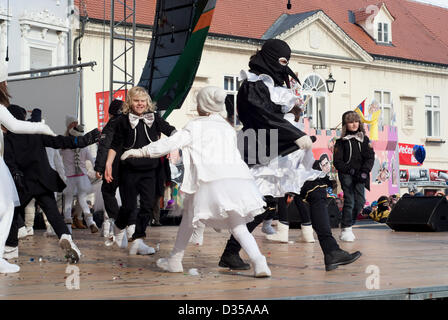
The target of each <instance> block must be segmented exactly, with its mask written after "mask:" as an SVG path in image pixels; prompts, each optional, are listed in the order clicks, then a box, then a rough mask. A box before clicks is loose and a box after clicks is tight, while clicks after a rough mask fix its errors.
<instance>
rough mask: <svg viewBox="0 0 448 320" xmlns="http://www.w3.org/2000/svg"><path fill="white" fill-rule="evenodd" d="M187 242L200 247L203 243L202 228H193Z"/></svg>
mask: <svg viewBox="0 0 448 320" xmlns="http://www.w3.org/2000/svg"><path fill="white" fill-rule="evenodd" d="M188 242H190V243H194V244H197V245H199V246H202V243H203V242H204V228H203V227H199V228H194V229H193V233H192V234H191V237H190V240H189V241H188Z"/></svg>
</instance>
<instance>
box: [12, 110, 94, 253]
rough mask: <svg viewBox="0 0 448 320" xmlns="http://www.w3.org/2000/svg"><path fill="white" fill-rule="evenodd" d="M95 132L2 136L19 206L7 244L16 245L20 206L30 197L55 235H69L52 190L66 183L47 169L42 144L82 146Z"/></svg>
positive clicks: (28, 200)
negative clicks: (80, 134) (62, 134)
mask: <svg viewBox="0 0 448 320" xmlns="http://www.w3.org/2000/svg"><path fill="white" fill-rule="evenodd" d="M19 108H20V107H19ZM11 113H13V112H11ZM17 114H20V113H15V114H14V113H13V115H14V116H16V118H17V119H19V120H22V119H21V118H19V117H17ZM99 134H100V133H99V131H98V129H94V130H92V131H90V132H89V133H87V134H86V135H84V136H82V137H66V136H56V137H53V136H49V135H41V134H33V135H30V134H15V133H12V132H8V133H7V134H6V135H5V156H4V158H5V163H6V164H7V166H8V167H9V169H10V171H11V173H12V175H13V177H14V180H15V183H16V187H17V191H18V194H19V198H20V207H16V208H15V211H14V220H13V223H12V226H11V230H10V233H9V237H8V240H7V242H6V245H7V246H11V247H16V246H17V245H18V239H17V233H18V227H19V226H18V224H19V223H18V215H19V214H23V213H24V208H25V207H26V206H27V205H28V203H29V202H30V201H31V199H33V198H35V199H36V202H37V203H38V204H39V206H40V207H41V209H42V210H43V212H44V213H45V215H46V216H47V219H48V221H49V222H50V224H51V226H52V227H53V229H54V230H55V232H56V234H57V236H58V238H61V235H62V234H70V232H69V230H68V229H67V226H66V225H65V223H64V218H63V216H62V215H61V213H60V212H59V210H58V207H57V204H56V199H55V197H54V192H62V190H64V189H65V187H66V185H65V183H64V181H63V180H62V179H61V177H60V176H59V174H58V173H57V172H56V171H55V170H53V169H52V168H51V166H50V163H49V162H48V157H47V152H46V150H45V147H50V148H53V149H75V148H84V147H86V146H88V145H90V144H92V143H94V142H96V141H97V140H98V138H99Z"/></svg>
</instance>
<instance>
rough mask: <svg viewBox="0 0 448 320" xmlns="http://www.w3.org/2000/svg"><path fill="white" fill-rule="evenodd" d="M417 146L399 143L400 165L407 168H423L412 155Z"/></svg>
mask: <svg viewBox="0 0 448 320" xmlns="http://www.w3.org/2000/svg"><path fill="white" fill-rule="evenodd" d="M414 146H415V144H407V143H399V144H398V154H399V158H400V164H402V165H406V166H421V164H420V163H418V161H417V160H415V158H414V156H413V155H412V149H413V148H414Z"/></svg>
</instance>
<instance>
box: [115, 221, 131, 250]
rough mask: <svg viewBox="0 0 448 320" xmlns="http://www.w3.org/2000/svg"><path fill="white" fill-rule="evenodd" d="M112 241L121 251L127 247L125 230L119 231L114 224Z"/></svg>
mask: <svg viewBox="0 0 448 320" xmlns="http://www.w3.org/2000/svg"><path fill="white" fill-rule="evenodd" d="M114 241H115V243H116V244H117V245H118V247H119V248H121V249H126V248H127V247H128V238H127V237H126V228H125V229H119V228H118V227H117V226H116V225H115V223H114Z"/></svg>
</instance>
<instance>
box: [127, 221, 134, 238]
mask: <svg viewBox="0 0 448 320" xmlns="http://www.w3.org/2000/svg"><path fill="white" fill-rule="evenodd" d="M134 233H135V224H131V225H130V226H127V227H126V235H127V237H128V239H132V236H133V235H134Z"/></svg>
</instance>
